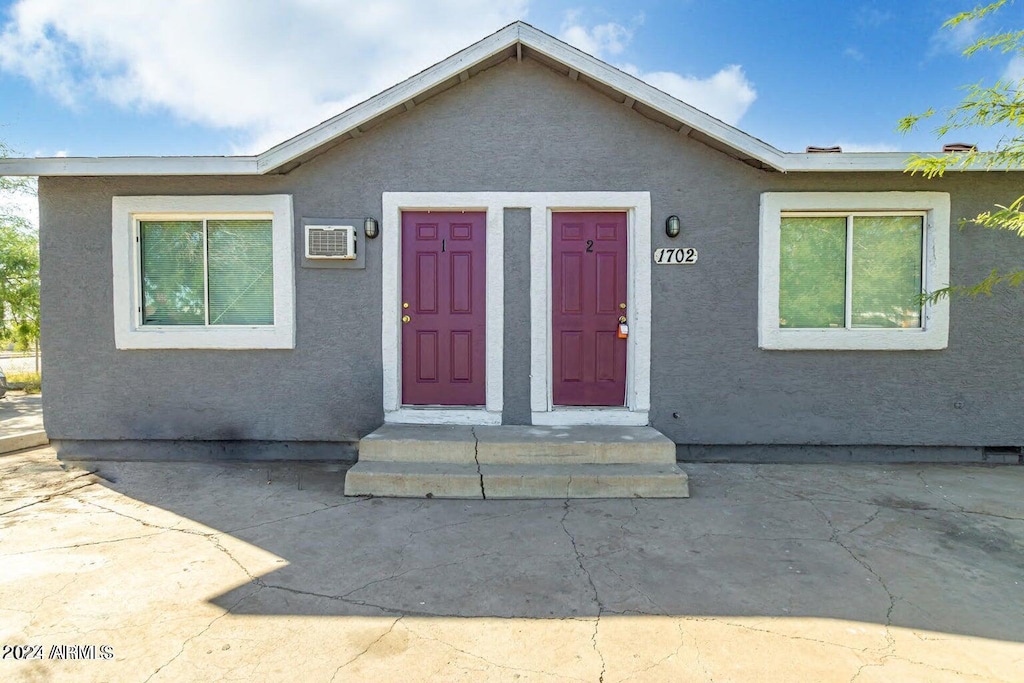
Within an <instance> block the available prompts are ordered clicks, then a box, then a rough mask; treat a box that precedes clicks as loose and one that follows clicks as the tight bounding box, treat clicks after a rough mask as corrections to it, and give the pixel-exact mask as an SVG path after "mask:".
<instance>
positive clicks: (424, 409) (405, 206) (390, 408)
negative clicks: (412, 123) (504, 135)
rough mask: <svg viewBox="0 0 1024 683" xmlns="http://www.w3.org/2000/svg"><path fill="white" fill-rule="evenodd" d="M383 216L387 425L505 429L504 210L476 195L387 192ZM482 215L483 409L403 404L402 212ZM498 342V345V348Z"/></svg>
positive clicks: (384, 348)
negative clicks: (503, 369)
mask: <svg viewBox="0 0 1024 683" xmlns="http://www.w3.org/2000/svg"><path fill="white" fill-rule="evenodd" d="M382 199H383V214H382V216H381V218H382V220H381V251H382V257H381V261H382V263H381V278H382V280H381V294H382V306H381V309H382V315H383V317H382V320H381V322H382V324H381V348H382V351H383V361H384V421H385V422H396V423H407V424H462V425H467V424H468V425H493V424H501V410H502V402H503V392H504V381H503V375H502V363H504V347H505V344H504V335H505V325H504V322H505V264H504V258H503V255H504V254H503V252H504V246H505V211H504V207H503V206H501V204H500V202H495V201H494V199H493V197H491V196H489V195H486V194H483V193H476V192H385V193H383V197H382ZM417 210H424V211H425V210H435V211H440V210H444V211H463V210H464V211H484V212H485V213H486V214H487V215H486V227H485V230H486V233H485V234H486V235H487V238H486V247H485V249H486V258H485V268H486V283H487V284H486V294H485V296H484V307H485V309H486V310H485V323H484V330H485V344H486V351H485V357H484V366H485V372H486V373H487V376H486V378H485V390H484V391H485V405H484V407H483V408H466V407H460V406H437V407H433V406H403V405H402V329H401V328H402V322H401V318H402V303H401V297H402V211H417ZM495 340H497V343H495Z"/></svg>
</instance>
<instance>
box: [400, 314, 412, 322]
mask: <svg viewBox="0 0 1024 683" xmlns="http://www.w3.org/2000/svg"><path fill="white" fill-rule="evenodd" d="M410 320H412V318H410V317H409V316H407V315H403V316H402V322H403V323H407V322H409V321H410Z"/></svg>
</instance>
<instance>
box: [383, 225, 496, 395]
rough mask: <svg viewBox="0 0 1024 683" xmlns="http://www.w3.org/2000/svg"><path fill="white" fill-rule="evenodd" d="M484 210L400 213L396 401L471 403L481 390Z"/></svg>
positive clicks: (482, 379) (482, 365)
mask: <svg viewBox="0 0 1024 683" xmlns="http://www.w3.org/2000/svg"><path fill="white" fill-rule="evenodd" d="M486 223H487V220H486V214H485V213H483V212H466V213H462V212H457V211H430V212H428V211H405V212H403V213H402V316H403V317H402V403H404V404H406V405H447V406H452V405H455V406H476V405H483V404H484V403H485V393H484V388H485V385H484V381H485V377H484V321H485V317H484V298H485V283H486V280H485V272H484V262H485V251H484V238H485V236H484V230H485V227H486Z"/></svg>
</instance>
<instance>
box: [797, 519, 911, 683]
mask: <svg viewBox="0 0 1024 683" xmlns="http://www.w3.org/2000/svg"><path fill="white" fill-rule="evenodd" d="M808 502H809V503H810V504H811V507H813V508H814V511H815V512H817V513H818V514H819V515H820V516H821V518H822V519H823V520H824V522H825V524H827V525H828V527H829V529H831V530H832V538H831V539H830V540H832V541H833V542H834V543H835V544H836V545H838V546H839V547H840V548H842V549H843V550H845V551H846V553H847V554H848V555H849V556H850V557H851V558H853V561H854V562H856V563H857V564H859V565H860V566H861V567H863V568H864V569H865V570H866V571H867V572H868V573H869V574H871V575H872V576H873V577H875V579H876V580H877V581H878V583H879V585H880V586H881V587H882V589H883V590H884V591H885V594H886V595H887V596H888V597H889V608H888V609H887V610H886V612H885V624H884V625H883V628H884V629H885V642H886V648H885V649H886V650H887V651H888V652H887V653H886V654H883V655H882V656H881V658H880V659H879V660H878V661H877V662H873V663H872V662H868V663H865V664H863V665H861V667H860V668H858V669H857V672H856V673H854V675H853V678H851V679H850V683H854V681H856V680H857V679H858V678H859V677H860V675H861V674H862V673H863V672H864V669H867V668H870V667H876V666H882V664H883V663H884V661H885V658H886V655H894V654H895V648H896V638H895V637H894V636H893V634H892V613H893V611H894V610H895V609H896V602H897V598H896V595H895V594H894V593H893V592H892V590H890V589H889V586H888V584H886V582H885V579H883V578H882V577H881V575H880V574H878V572H876V571H875V570H874V569H873V568H872V567H871V565H870V564H868V563H867V562H866V561H865V560H863V559H862V558H861V557H859V556H858V555H857V554H856V553H855V552H853V550H852V549H851V548H850V547H849V546H848V545H846V544H845V543H843V541H842V540H840V538H839V536H840V533H841V532H840V531H839V529H837V528H836V527H835V525H834V524H832V520H830V519H829V518H828V515H826V514H825V513H824V511H822V510H821V508H819V507H818V506H817V505H815V503H814V501H812V500H809V499H808Z"/></svg>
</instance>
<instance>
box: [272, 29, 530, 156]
mask: <svg viewBox="0 0 1024 683" xmlns="http://www.w3.org/2000/svg"><path fill="white" fill-rule="evenodd" d="M518 39H519V30H518V25H517V24H510V25H509V26H506V27H505V28H503V29H501V30H500V31H498V32H497V33H494V34H492V35H490V36H488V37H486V38H484V39H483V40H481V41H479V42H477V43H474V44H473V45H470V46H469V47H467V48H466V49H464V50H461V51H459V52H456V53H455V54H454V55H452V56H451V57H448V58H447V59H445V60H444V61H442V62H438V63H437V64H435V65H433V66H431V67H429V68H427V69H425V70H423V71H421V72H420V73H418V74H416V75H415V76H413V77H411V78H408V79H406V80H404V81H402V82H401V83H399V84H397V85H394V86H392V87H391V88H388V89H387V90H385V91H384V92H382V93H380V94H379V95H375V96H373V97H371V98H370V99H368V100H365V101H364V102H361V103H359V104H357V105H355V106H354V107H352V108H351V109H348V110H346V111H344V112H342V113H341V114H338V115H337V116H335V117H333V118H330V119H328V120H326V121H324V122H323V123H321V124H319V125H317V126H314V127H313V128H310V129H309V130H307V131H305V132H304V133H299V134H298V135H296V136H295V137H293V138H291V139H290V140H286V141H285V142H282V143H281V144H279V145H276V146H274V147H271V148H270V149H268V150H267V151H266V152H263V153H262V154H260V155H259V157H258V158H257V162H256V163H257V166H258V167H259V172H260V173H270V172H271V171H273V170H274V169H276V168H280V167H281V166H283V165H284V164H287V163H288V162H290V161H293V160H294V159H297V158H298V157H300V156H302V155H303V154H306V153H307V152H309V151H311V150H314V149H316V148H317V147H319V146H320V145H323V144H326V143H328V142H330V141H331V140H334V139H335V138H337V137H340V136H342V135H344V134H345V133H347V132H348V131H350V130H352V129H354V128H356V127H357V126H359V125H361V124H363V123H366V122H367V121H370V120H372V119H374V118H376V117H377V116H379V115H380V114H383V113H384V112H386V111H388V110H389V109H391V108H393V107H396V106H398V105H401V104H404V103H405V102H408V101H409V100H411V99H413V98H415V97H417V96H419V95H421V94H423V93H425V92H427V91H428V90H430V89H431V88H434V87H436V86H437V85H439V84H440V83H443V82H445V81H446V80H448V79H449V78H453V77H455V76H457V75H459V74H460V73H462V72H464V71H466V70H467V69H469V68H472V67H473V66H475V65H477V64H479V63H480V62H482V61H484V60H486V59H488V58H490V57H492V56H494V55H495V54H497V53H499V52H501V51H502V50H505V49H507V48H509V47H511V46H512V45H514V44H515V43H516V41H517V40H518Z"/></svg>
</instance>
